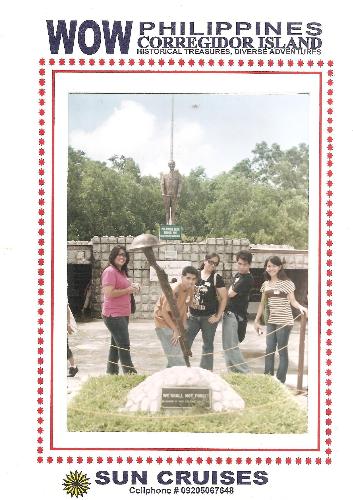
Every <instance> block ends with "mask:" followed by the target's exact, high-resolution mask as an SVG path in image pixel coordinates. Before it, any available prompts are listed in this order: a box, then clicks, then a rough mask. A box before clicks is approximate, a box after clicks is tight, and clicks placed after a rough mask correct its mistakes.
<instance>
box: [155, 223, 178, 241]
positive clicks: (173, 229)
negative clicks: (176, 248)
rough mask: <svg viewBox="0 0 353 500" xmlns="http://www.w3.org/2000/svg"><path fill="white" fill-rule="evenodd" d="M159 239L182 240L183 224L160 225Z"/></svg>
mask: <svg viewBox="0 0 353 500" xmlns="http://www.w3.org/2000/svg"><path fill="white" fill-rule="evenodd" d="M159 239H160V240H181V226H177V225H176V224H168V225H160V226H159Z"/></svg>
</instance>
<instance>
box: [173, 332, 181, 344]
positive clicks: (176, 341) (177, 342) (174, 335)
mask: <svg viewBox="0 0 353 500" xmlns="http://www.w3.org/2000/svg"><path fill="white" fill-rule="evenodd" d="M179 338H180V335H179V333H178V332H176V331H175V330H174V331H173V335H172V344H173V345H178V344H179Z"/></svg>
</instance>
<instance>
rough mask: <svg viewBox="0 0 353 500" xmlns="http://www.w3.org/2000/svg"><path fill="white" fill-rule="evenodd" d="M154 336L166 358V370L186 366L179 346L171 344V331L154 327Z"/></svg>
mask: <svg viewBox="0 0 353 500" xmlns="http://www.w3.org/2000/svg"><path fill="white" fill-rule="evenodd" d="M156 334H157V337H158V338H159V340H160V343H161V344H162V347H163V351H164V354H165V355H166V358H167V368H171V367H172V366H186V365H185V359H184V355H183V352H182V350H181V348H180V344H179V343H178V344H176V345H173V344H172V336H173V330H172V329H171V328H167V327H163V328H161V327H156Z"/></svg>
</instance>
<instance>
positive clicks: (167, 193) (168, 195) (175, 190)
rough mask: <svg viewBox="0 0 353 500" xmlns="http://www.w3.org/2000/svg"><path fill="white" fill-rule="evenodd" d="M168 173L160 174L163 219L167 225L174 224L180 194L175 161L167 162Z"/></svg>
mask: <svg viewBox="0 0 353 500" xmlns="http://www.w3.org/2000/svg"><path fill="white" fill-rule="evenodd" d="M168 167H169V170H170V172H169V173H168V174H161V190H162V196H163V203H164V209H165V218H166V223H167V224H175V222H176V219H175V213H176V209H177V204H178V198H179V197H180V193H181V182H182V178H181V175H180V173H179V171H178V170H175V161H173V160H171V161H170V162H168Z"/></svg>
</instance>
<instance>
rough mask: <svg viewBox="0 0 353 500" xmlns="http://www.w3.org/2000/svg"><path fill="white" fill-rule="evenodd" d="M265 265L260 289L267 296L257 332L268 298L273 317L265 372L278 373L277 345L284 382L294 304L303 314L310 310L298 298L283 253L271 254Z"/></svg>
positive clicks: (258, 319)
mask: <svg viewBox="0 0 353 500" xmlns="http://www.w3.org/2000/svg"><path fill="white" fill-rule="evenodd" d="M264 268H265V278H266V281H265V282H264V283H263V284H262V287H261V289H260V291H261V292H262V295H263V296H262V300H261V303H260V306H259V309H258V311H257V314H256V318H255V330H256V331H257V333H262V329H261V325H260V318H261V316H262V314H263V312H264V308H265V305H264V304H265V302H266V299H267V304H268V308H269V317H268V319H267V335H266V357H265V374H270V375H274V364H275V352H276V347H277V348H278V354H279V366H278V370H277V374H276V376H277V378H278V380H280V381H281V382H282V383H284V382H285V381H286V375H287V370H288V339H289V334H290V331H291V329H292V327H293V324H294V321H293V314H292V309H291V306H293V307H294V308H296V309H298V310H299V311H300V314H306V313H307V309H306V308H305V307H303V306H302V305H300V304H299V302H297V300H296V299H295V297H294V290H295V285H294V283H293V281H291V280H290V279H289V278H288V277H287V275H286V273H285V272H284V270H283V262H282V261H281V259H280V258H279V257H277V256H276V255H274V256H272V257H268V258H267V259H266V261H265V266H264Z"/></svg>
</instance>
